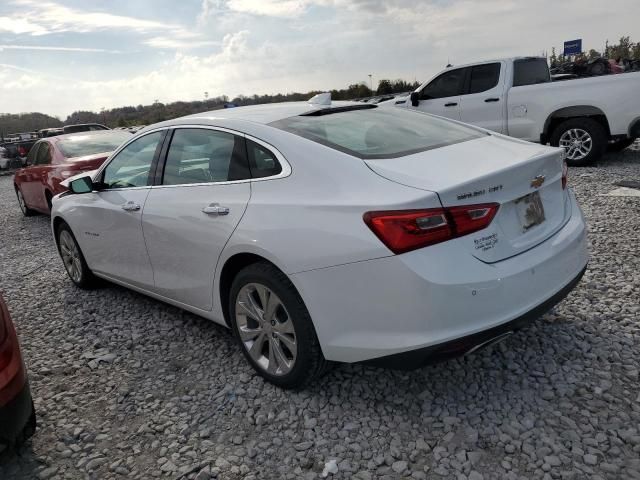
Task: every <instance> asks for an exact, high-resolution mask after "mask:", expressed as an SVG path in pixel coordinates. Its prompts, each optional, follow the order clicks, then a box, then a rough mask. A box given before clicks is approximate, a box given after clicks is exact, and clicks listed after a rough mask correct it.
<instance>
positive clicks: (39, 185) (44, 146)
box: [13, 130, 131, 216]
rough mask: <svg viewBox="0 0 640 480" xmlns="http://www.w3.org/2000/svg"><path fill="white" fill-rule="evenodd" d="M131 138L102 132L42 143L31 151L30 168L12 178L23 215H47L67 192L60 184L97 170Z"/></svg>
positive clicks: (19, 171) (70, 135)
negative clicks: (57, 199) (55, 199)
mask: <svg viewBox="0 0 640 480" xmlns="http://www.w3.org/2000/svg"><path fill="white" fill-rule="evenodd" d="M129 138H131V134H130V133H129V132H126V131H123V130H100V131H92V132H81V133H71V134H68V135H59V136H57V137H49V138H43V139H42V140H39V141H38V142H37V143H36V144H35V145H34V146H33V147H31V151H29V156H28V157H27V166H26V167H25V168H23V169H21V170H18V171H17V172H16V174H15V177H14V179H13V183H14V187H15V189H16V195H17V196H18V203H19V205H20V209H21V210H22V213H24V214H25V215H26V216H29V215H33V214H34V213H36V212H41V213H45V214H48V213H49V212H50V211H51V199H52V198H53V197H54V196H55V195H57V194H59V193H62V192H64V191H65V190H66V189H65V188H64V187H63V186H62V185H60V182H62V181H63V180H64V179H66V178H68V177H71V176H73V175H77V174H79V173H82V172H85V171H87V170H95V169H97V168H98V167H100V165H102V162H104V161H105V160H106V159H107V157H109V155H110V154H111V152H113V151H114V150H115V149H116V148H118V147H119V146H120V144H121V143H123V142H124V141H125V140H128V139H129Z"/></svg>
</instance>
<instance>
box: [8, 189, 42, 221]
mask: <svg viewBox="0 0 640 480" xmlns="http://www.w3.org/2000/svg"><path fill="white" fill-rule="evenodd" d="M13 188H14V189H15V191H16V198H17V200H18V206H19V207H20V211H21V212H22V214H23V215H24V216H25V217H32V216H34V215H35V214H36V213H38V212H36V211H35V210H32V209H30V208H29V207H27V202H26V201H25V199H24V195H22V192H21V191H20V189H19V188H18V186H17V185H14V186H13Z"/></svg>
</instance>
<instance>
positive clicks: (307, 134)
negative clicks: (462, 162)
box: [270, 107, 487, 159]
mask: <svg viewBox="0 0 640 480" xmlns="http://www.w3.org/2000/svg"><path fill="white" fill-rule="evenodd" d="M270 125H271V126H273V127H276V128H280V129H282V130H285V131H287V132H291V133H294V134H296V135H300V136H301V137H304V138H307V139H309V140H313V141H314V142H317V143H320V144H322V145H325V146H327V147H330V148H333V149H335V150H339V151H341V152H344V153H348V154H349V155H353V156H355V157H358V158H364V159H376V158H395V157H402V156H405V155H411V154H413V153H418V152H421V151H425V150H430V149H433V148H438V147H443V146H445V145H451V144H454V143H459V142H464V141H467V140H472V139H475V138H480V137H483V136H485V135H487V134H486V133H483V132H481V131H479V130H475V129H473V128H471V127H467V126H463V125H459V124H456V123H454V122H450V121H448V120H444V119H441V118H436V117H433V116H431V115H427V114H424V113H421V112H417V111H415V110H406V109H401V108H384V107H383V108H381V107H373V108H367V109H357V110H356V109H350V110H346V111H340V112H334V113H330V114H323V115H298V116H295V117H289V118H285V119H283V120H278V121H276V122H273V123H270Z"/></svg>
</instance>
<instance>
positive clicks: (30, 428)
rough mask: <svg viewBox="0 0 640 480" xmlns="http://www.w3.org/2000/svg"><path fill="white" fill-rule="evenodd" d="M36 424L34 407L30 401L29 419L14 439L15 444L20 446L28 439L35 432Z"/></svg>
mask: <svg viewBox="0 0 640 480" xmlns="http://www.w3.org/2000/svg"><path fill="white" fill-rule="evenodd" d="M36 426H37V421H36V408H35V406H34V405H33V401H31V415H29V420H27V424H26V425H25V427H24V429H23V430H22V432H20V435H19V436H18V438H17V439H16V445H17V446H20V445H22V444H24V442H26V441H27V440H29V439H30V438H31V437H33V435H34V433H36Z"/></svg>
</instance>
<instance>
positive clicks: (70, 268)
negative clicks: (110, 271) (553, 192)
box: [57, 223, 96, 289]
mask: <svg viewBox="0 0 640 480" xmlns="http://www.w3.org/2000/svg"><path fill="white" fill-rule="evenodd" d="M57 239H58V250H59V251H60V257H61V258H62V263H63V264H64V268H65V269H66V270H67V274H68V275H69V278H71V281H72V282H73V283H75V284H76V285H77V286H78V287H80V288H84V289H88V288H91V287H93V286H94V285H95V283H96V278H95V277H94V275H93V273H92V272H91V270H89V267H88V266H87V262H86V261H85V259H84V255H83V254H82V251H81V250H80V246H79V245H78V242H76V238H75V237H74V236H73V233H72V232H71V229H70V228H69V226H68V225H67V224H66V223H61V224H60V226H59V227H58V231H57Z"/></svg>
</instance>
